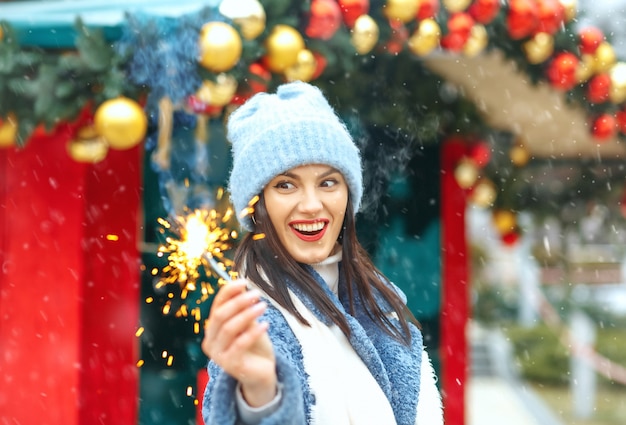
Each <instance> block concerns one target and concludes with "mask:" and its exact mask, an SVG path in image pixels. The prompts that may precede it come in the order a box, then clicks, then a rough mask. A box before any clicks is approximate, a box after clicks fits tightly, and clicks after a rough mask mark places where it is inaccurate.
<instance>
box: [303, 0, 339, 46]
mask: <svg viewBox="0 0 626 425" xmlns="http://www.w3.org/2000/svg"><path fill="white" fill-rule="evenodd" d="M340 26H341V9H339V5H338V4H337V2H336V1H335V0H313V1H312V2H311V11H310V15H309V25H307V27H306V30H305V31H304V32H305V33H306V35H307V36H309V37H311V38H319V39H321V40H330V39H331V38H332V37H333V35H335V33H336V32H337V30H338V29H339V27H340Z"/></svg>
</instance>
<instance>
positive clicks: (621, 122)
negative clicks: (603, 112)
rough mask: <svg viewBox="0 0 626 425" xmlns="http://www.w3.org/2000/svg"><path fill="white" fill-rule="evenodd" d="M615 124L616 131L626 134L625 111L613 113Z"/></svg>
mask: <svg viewBox="0 0 626 425" xmlns="http://www.w3.org/2000/svg"><path fill="white" fill-rule="evenodd" d="M615 123H616V125H617V131H619V132H620V133H622V134H626V109H621V110H619V111H617V112H616V113H615Z"/></svg>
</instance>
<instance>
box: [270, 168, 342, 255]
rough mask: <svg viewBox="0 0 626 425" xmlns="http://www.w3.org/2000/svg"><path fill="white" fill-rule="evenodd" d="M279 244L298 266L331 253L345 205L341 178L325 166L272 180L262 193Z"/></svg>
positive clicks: (339, 229) (333, 170)
mask: <svg viewBox="0 0 626 425" xmlns="http://www.w3.org/2000/svg"><path fill="white" fill-rule="evenodd" d="M263 196H264V197H265V207H266V208H267V213H268V214H269V217H270V220H271V222H272V224H273V225H274V229H276V233H277V235H278V238H279V240H280V242H281V243H282V244H283V246H284V247H285V249H286V250H287V252H288V253H289V254H290V255H291V256H292V257H293V258H294V259H295V260H296V261H297V262H299V263H305V264H314V263H319V262H320V261H323V260H324V259H326V258H327V257H328V256H329V255H330V254H331V253H332V251H333V248H334V247H335V242H336V241H337V238H338V237H339V233H340V232H341V227H342V225H343V218H344V215H345V213H346V207H347V205H348V186H347V185H346V182H345V180H344V178H343V175H342V174H341V173H340V172H339V171H337V170H336V169H334V168H332V167H329V166H328V165H318V164H312V165H303V166H301V167H296V168H292V169H291V170H289V171H287V172H285V173H284V174H279V175H277V176H276V177H274V178H273V179H272V180H271V181H270V182H269V183H268V184H267V186H265V189H263Z"/></svg>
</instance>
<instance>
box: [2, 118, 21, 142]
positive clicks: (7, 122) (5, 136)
mask: <svg viewBox="0 0 626 425" xmlns="http://www.w3.org/2000/svg"><path fill="white" fill-rule="evenodd" d="M16 137H17V118H16V117H15V115H13V114H9V116H8V117H6V118H5V119H3V120H0V148H6V147H9V146H13V145H15V139H16Z"/></svg>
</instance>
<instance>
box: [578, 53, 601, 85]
mask: <svg viewBox="0 0 626 425" xmlns="http://www.w3.org/2000/svg"><path fill="white" fill-rule="evenodd" d="M595 61H596V60H595V58H594V57H593V56H592V55H582V57H581V58H580V61H579V62H578V66H577V67H576V72H575V77H576V81H577V82H579V83H584V82H585V81H587V80H589V78H591V76H592V75H593V74H594V72H595V69H594V67H595Z"/></svg>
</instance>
